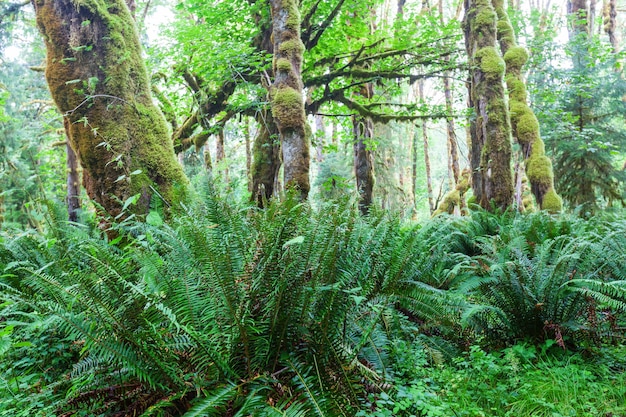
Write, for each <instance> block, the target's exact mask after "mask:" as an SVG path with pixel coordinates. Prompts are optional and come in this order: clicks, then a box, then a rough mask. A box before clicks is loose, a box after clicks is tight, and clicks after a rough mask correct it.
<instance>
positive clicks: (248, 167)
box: [243, 117, 252, 192]
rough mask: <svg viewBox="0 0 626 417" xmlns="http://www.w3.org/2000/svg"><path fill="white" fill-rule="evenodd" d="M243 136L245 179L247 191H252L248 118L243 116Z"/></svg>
mask: <svg viewBox="0 0 626 417" xmlns="http://www.w3.org/2000/svg"><path fill="white" fill-rule="evenodd" d="M243 138H244V142H245V146H246V180H247V183H248V191H249V192H252V170H251V167H252V151H251V149H250V118H249V117H246V118H245V124H244V125H243Z"/></svg>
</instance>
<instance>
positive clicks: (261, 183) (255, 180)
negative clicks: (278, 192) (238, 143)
mask: <svg viewBox="0 0 626 417" xmlns="http://www.w3.org/2000/svg"><path fill="white" fill-rule="evenodd" d="M257 122H258V128H257V136H256V138H255V139H254V144H253V145H252V166H251V167H250V175H251V177H252V201H255V202H256V204H257V205H258V206H259V207H261V208H262V207H263V205H264V202H265V201H268V200H269V199H270V198H272V196H273V195H274V187H275V184H276V178H277V177H278V170H279V169H280V142H279V139H278V136H279V135H278V127H276V123H274V119H273V118H272V115H271V113H270V112H269V111H265V110H264V111H261V112H260V113H259V114H258V116H257Z"/></svg>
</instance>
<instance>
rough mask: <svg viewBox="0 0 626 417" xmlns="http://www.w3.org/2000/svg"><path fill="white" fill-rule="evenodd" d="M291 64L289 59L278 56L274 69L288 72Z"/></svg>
mask: <svg viewBox="0 0 626 417" xmlns="http://www.w3.org/2000/svg"><path fill="white" fill-rule="evenodd" d="M291 69H292V66H291V61H289V60H288V59H286V58H279V59H277V60H276V70H277V71H284V72H289V71H291Z"/></svg>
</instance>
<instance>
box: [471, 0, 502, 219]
mask: <svg viewBox="0 0 626 417" xmlns="http://www.w3.org/2000/svg"><path fill="white" fill-rule="evenodd" d="M496 22H497V16H496V13H495V11H494V9H493V6H492V5H491V2H490V1H489V0H465V20H464V22H463V25H464V32H465V45H466V48H467V53H468V57H469V64H470V68H471V70H470V83H469V91H470V98H471V100H470V105H471V106H472V108H473V111H474V114H475V122H474V123H473V125H472V128H473V129H474V132H472V163H473V164H472V170H473V172H474V176H473V186H474V195H475V196H476V197H477V198H478V200H477V202H478V203H479V204H480V205H481V206H482V207H483V208H485V209H487V210H489V209H491V208H492V204H493V205H494V206H495V207H496V208H499V209H502V210H504V209H506V208H508V207H509V206H510V205H511V204H512V202H513V175H512V172H511V122H510V117H509V110H508V106H507V103H506V94H505V90H504V83H503V76H504V70H505V64H504V60H503V59H502V57H501V56H500V54H499V53H498V51H497V49H496ZM478 157H480V160H479V163H478V164H477V162H478Z"/></svg>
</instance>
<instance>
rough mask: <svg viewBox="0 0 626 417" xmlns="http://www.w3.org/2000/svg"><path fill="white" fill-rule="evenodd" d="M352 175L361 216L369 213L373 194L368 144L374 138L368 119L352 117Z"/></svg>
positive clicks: (372, 173)
mask: <svg viewBox="0 0 626 417" xmlns="http://www.w3.org/2000/svg"><path fill="white" fill-rule="evenodd" d="M353 127H354V174H355V177H356V189H357V192H358V193H359V210H360V212H361V214H363V215H365V214H367V213H369V210H370V207H371V205H372V201H373V193H374V158H373V155H372V151H371V150H370V149H368V147H367V145H368V143H369V142H370V141H371V140H372V139H373V137H374V123H373V122H372V120H371V119H369V118H363V117H360V116H354V119H353Z"/></svg>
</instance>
